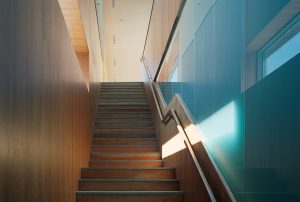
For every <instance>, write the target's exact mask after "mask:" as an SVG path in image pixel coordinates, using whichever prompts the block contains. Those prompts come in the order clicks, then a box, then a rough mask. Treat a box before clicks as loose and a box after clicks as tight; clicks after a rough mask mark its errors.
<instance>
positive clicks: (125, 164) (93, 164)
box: [89, 161, 162, 168]
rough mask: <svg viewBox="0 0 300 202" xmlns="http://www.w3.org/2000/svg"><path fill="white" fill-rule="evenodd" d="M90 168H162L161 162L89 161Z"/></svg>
mask: <svg viewBox="0 0 300 202" xmlns="http://www.w3.org/2000/svg"><path fill="white" fill-rule="evenodd" d="M89 166H90V167H98V168H99V167H136V168H158V167H161V166H162V162H161V161H153V162H119V161H116V162H97V161H90V163H89Z"/></svg>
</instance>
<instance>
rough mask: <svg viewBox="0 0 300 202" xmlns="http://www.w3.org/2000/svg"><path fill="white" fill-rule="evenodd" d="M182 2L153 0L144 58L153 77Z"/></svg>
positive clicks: (179, 0) (177, 0)
mask: <svg viewBox="0 0 300 202" xmlns="http://www.w3.org/2000/svg"><path fill="white" fill-rule="evenodd" d="M181 2H182V0H164V1H159V0H156V1H155V0H154V5H153V11H152V16H151V21H150V26H149V31H148V36H147V41H146V47H145V52H144V58H145V60H146V63H147V64H148V66H149V69H150V72H151V74H152V76H153V77H154V75H155V73H156V70H157V68H158V66H159V63H160V60H161V58H162V55H163V52H164V49H165V47H166V44H167V41H168V38H169V35H170V33H171V30H172V27H173V24H174V21H175V19H176V16H177V13H178V10H179V7H180V4H181Z"/></svg>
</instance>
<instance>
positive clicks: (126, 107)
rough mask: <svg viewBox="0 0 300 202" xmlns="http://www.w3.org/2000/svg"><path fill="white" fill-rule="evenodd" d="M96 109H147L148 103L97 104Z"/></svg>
mask: <svg viewBox="0 0 300 202" xmlns="http://www.w3.org/2000/svg"><path fill="white" fill-rule="evenodd" d="M97 109H104V110H120V109H122V110H141V109H142V110H149V106H148V105H144V106H143V105H141V106H134V105H121V106H120V105H119V106H117V105H97Z"/></svg>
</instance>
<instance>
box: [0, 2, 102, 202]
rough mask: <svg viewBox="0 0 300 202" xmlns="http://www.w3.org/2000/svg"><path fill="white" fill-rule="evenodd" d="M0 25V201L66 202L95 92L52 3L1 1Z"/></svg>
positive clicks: (82, 162)
mask: <svg viewBox="0 0 300 202" xmlns="http://www.w3.org/2000/svg"><path fill="white" fill-rule="evenodd" d="M0 25H1V26H0V44H1V46H0V71H1V72H0V201H5V202H8V201H9V202H23V201H24V202H54V201H55V202H74V201H75V191H76V190H77V180H78V177H79V173H80V172H79V169H80V167H81V166H86V165H87V161H88V158H89V144H90V134H91V117H92V115H91V108H90V102H91V99H90V98H91V97H95V96H94V95H93V94H91V93H89V92H88V91H87V88H86V86H85V82H84V79H83V76H82V73H81V70H80V66H79V63H78V60H77V57H76V54H75V51H74V49H73V47H72V44H71V39H70V37H69V34H68V31H67V28H66V24H65V22H64V20H63V16H62V13H61V10H60V7H59V4H58V2H57V1H54V0H26V1H24V0H7V1H1V2H0ZM91 43H92V42H91ZM90 48H91V47H90ZM90 63H92V65H94V70H92V71H93V72H99V71H100V70H99V69H98V68H100V67H98V66H96V64H95V63H96V62H95V61H93V60H92V62H90ZM90 74H91V71H90ZM97 81H100V74H99V75H93V79H92V82H93V84H94V86H97V85H96V82H97Z"/></svg>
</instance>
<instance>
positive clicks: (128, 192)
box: [76, 191, 183, 195]
mask: <svg viewBox="0 0 300 202" xmlns="http://www.w3.org/2000/svg"><path fill="white" fill-rule="evenodd" d="M76 193H77V194H82V195H110V194H114V195H130V194H134V195H144V194H151V195H164V194H176V195H181V194H183V192H182V191H76Z"/></svg>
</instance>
